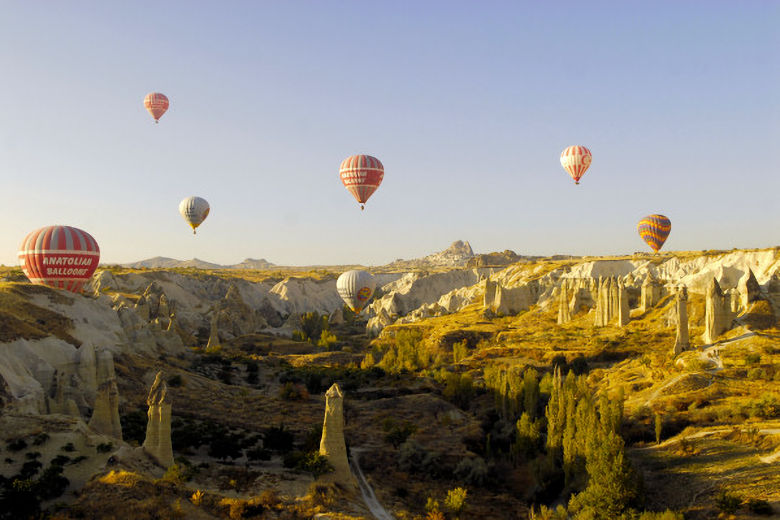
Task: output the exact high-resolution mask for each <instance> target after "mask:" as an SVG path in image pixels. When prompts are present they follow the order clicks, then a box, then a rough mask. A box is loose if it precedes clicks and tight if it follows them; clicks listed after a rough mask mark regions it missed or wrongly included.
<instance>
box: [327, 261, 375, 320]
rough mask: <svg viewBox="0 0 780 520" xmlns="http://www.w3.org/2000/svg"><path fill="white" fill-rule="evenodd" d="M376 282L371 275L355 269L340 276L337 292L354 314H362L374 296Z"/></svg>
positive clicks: (337, 281)
mask: <svg viewBox="0 0 780 520" xmlns="http://www.w3.org/2000/svg"><path fill="white" fill-rule="evenodd" d="M375 287H376V281H375V280H374V277H373V276H371V273H367V272H366V271H360V270H358V269H353V270H352V271H347V272H345V273H342V274H341V276H339V279H338V280H336V290H337V291H338V293H339V296H341V299H343V300H344V303H346V304H347V306H349V308H350V309H352V310H353V311H354V312H360V311H361V310H363V307H365V306H366V304H367V303H368V300H370V299H371V295H372V294H374V288H375Z"/></svg>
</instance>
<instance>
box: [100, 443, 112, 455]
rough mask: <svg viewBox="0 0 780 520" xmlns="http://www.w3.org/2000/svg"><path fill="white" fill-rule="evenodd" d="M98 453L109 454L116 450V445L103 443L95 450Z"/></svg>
mask: <svg viewBox="0 0 780 520" xmlns="http://www.w3.org/2000/svg"><path fill="white" fill-rule="evenodd" d="M95 449H96V450H97V452H98V453H108V452H109V451H111V450H113V449H114V444H113V443H111V442H101V443H100V444H98V445H97V448H95Z"/></svg>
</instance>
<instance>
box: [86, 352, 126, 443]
mask: <svg viewBox="0 0 780 520" xmlns="http://www.w3.org/2000/svg"><path fill="white" fill-rule="evenodd" d="M96 357H97V363H96V374H97V377H96V382H97V394H96V397H95V406H94V407H93V409H92V417H91V418H90V420H89V427H90V428H92V429H93V430H95V431H96V432H98V433H102V434H104V435H108V436H110V437H114V438H116V439H119V440H121V439H122V425H121V424H120V422H119V389H118V388H117V385H116V374H115V373H114V356H113V355H112V354H111V352H109V351H108V350H104V349H101V350H99V351H97V356H96Z"/></svg>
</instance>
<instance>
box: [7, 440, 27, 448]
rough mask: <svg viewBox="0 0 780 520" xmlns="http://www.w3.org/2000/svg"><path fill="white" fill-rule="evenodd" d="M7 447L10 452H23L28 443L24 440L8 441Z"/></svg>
mask: <svg viewBox="0 0 780 520" xmlns="http://www.w3.org/2000/svg"><path fill="white" fill-rule="evenodd" d="M6 447H7V448H8V451H22V450H23V449H25V448H26V447H27V442H25V440H24V439H14V440H12V441H8V443H7V444H6Z"/></svg>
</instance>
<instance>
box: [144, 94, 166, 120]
mask: <svg viewBox="0 0 780 520" xmlns="http://www.w3.org/2000/svg"><path fill="white" fill-rule="evenodd" d="M168 105H169V103H168V98H167V97H166V96H165V94H160V93H159V92H151V93H149V94H147V95H146V97H145V98H144V106H145V107H146V110H148V111H149V113H150V114H152V117H153V118H154V122H155V123H159V122H160V118H161V117H162V116H163V114H164V113H165V112H166V110H168Z"/></svg>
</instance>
